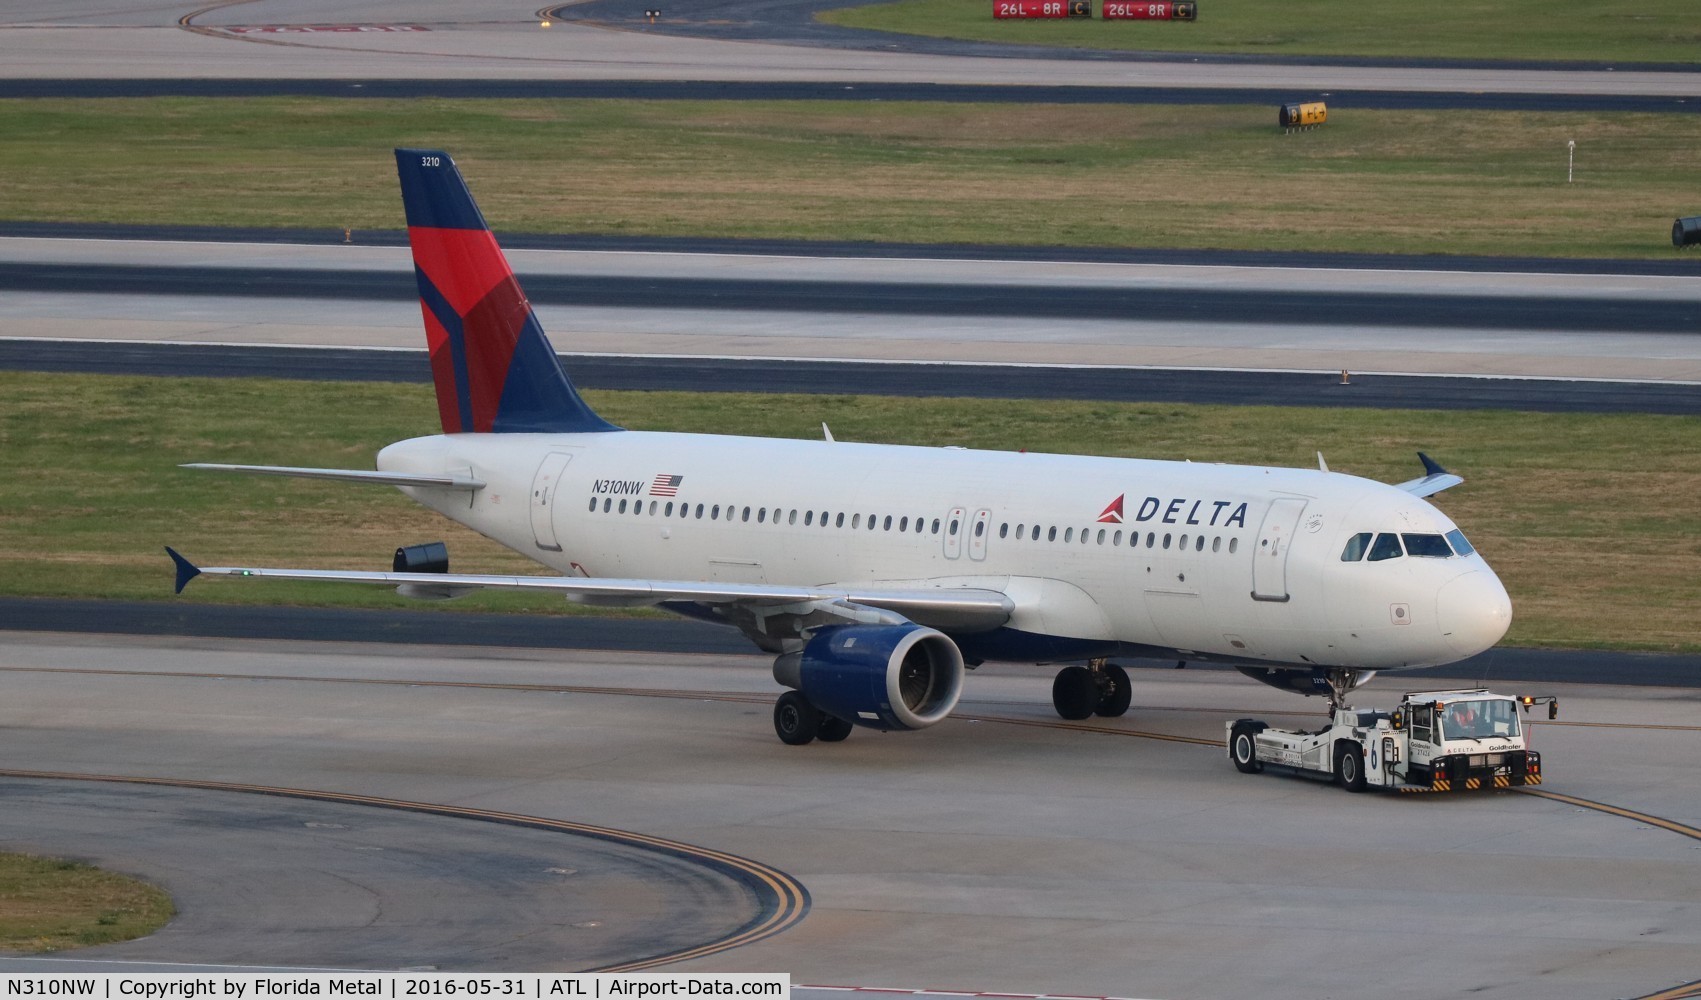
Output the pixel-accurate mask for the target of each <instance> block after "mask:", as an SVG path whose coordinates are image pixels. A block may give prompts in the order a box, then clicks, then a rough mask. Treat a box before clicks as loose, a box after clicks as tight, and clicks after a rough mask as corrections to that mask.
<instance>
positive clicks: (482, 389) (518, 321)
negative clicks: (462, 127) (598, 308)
mask: <svg viewBox="0 0 1701 1000" xmlns="http://www.w3.org/2000/svg"><path fill="white" fill-rule="evenodd" d="M396 173H397V174H398V175H400V177H401V182H402V204H403V205H404V206H405V207H406V209H407V217H408V242H409V244H411V245H412V247H413V272H414V277H415V278H416V279H417V281H418V282H419V305H420V311H421V312H422V313H423V314H424V318H425V340H426V343H427V345H428V346H429V347H430V349H431V377H432V379H433V381H435V382H436V384H437V410H438V414H439V415H440V416H441V417H442V420H443V431H444V432H445V433H447V434H457V433H462V432H469V431H477V432H495V433H519V432H527V431H547V432H558V433H571V432H582V431H613V430H619V428H618V427H615V426H614V425H613V424H611V423H609V422H608V421H606V420H604V419H602V418H601V417H599V416H597V415H596V413H594V412H592V410H591V408H590V407H589V406H587V405H585V401H584V400H583V399H581V398H580V397H579V393H578V391H577V390H575V389H574V388H573V383H572V381H570V380H569V379H568V378H567V373H566V372H565V371H563V370H562V368H561V363H560V361H558V360H557V359H556V357H555V350H554V348H552V347H551V346H550V343H549V339H548V338H547V337H545V336H544V335H543V327H541V326H539V325H538V321H537V316H536V314H534V313H533V312H532V306H531V303H530V302H528V301H526V296H525V293H524V292H522V291H521V290H520V283H519V282H518V281H516V280H515V278H514V272H513V270H512V269H511V268H509V266H508V260H507V258H506V257H504V256H503V255H502V248H501V247H499V246H497V244H496V237H495V235H494V234H492V233H491V231H490V227H489V226H487V225H485V223H484V216H483V215H482V214H481V213H480V212H479V210H478V206H477V205H476V204H474V203H473V198H472V192H471V191H468V190H467V185H466V181H464V180H462V179H461V172H460V170H459V169H457V168H456V167H455V161H454V160H451V159H450V158H449V154H448V153H445V152H443V151H442V150H436V149H398V150H396Z"/></svg>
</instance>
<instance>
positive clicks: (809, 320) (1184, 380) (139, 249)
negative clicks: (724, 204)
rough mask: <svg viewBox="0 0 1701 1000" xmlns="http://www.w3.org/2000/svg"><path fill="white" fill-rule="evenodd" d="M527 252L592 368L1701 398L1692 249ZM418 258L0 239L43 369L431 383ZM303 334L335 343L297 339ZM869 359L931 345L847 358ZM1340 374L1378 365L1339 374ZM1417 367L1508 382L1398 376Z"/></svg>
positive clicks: (1654, 407) (1157, 389) (31, 359)
mask: <svg viewBox="0 0 1701 1000" xmlns="http://www.w3.org/2000/svg"><path fill="white" fill-rule="evenodd" d="M536 242H540V243H547V242H548V240H547V239H545V240H539V241H536ZM509 256H510V259H511V260H512V261H513V263H514V266H515V269H516V271H517V272H518V273H519V275H520V277H521V280H522V281H523V282H524V283H525V285H526V289H527V292H528V295H529V296H530V297H531V299H532V300H533V301H534V302H535V303H536V304H537V305H538V307H539V315H540V318H541V319H542V321H543V323H544V325H545V328H546V329H547V330H549V331H551V332H552V335H553V337H554V343H555V344H556V346H557V348H558V349H562V350H565V351H567V352H569V353H571V354H573V355H576V356H589V357H585V358H584V359H583V360H582V361H579V360H576V361H575V362H574V367H575V371H576V372H578V371H579V369H580V367H581V366H582V367H583V369H584V371H583V375H584V377H586V379H587V383H586V384H588V385H599V386H608V387H626V388H690V389H702V388H720V389H728V388H745V387H748V386H750V385H752V384H755V385H758V386H765V387H768V388H778V387H785V388H795V389H798V390H800V391H832V392H892V393H902V394H915V393H925V394H930V395H938V394H949V395H963V396H1006V395H1021V396H1026V397H1030V398H1031V397H1051V396H1057V397H1073V398H1109V399H1154V400H1155V399H1180V400H1195V401H1209V400H1214V399H1224V398H1233V399H1240V400H1244V401H1254V400H1256V401H1270V402H1288V403H1313V404H1317V405H1409V406H1421V407H1452V406H1509V407H1515V408H1526V409H1573V408H1576V409H1599V410H1610V409H1640V410H1648V411H1652V412H1694V410H1695V408H1696V402H1695V400H1696V396H1697V385H1698V384H1701V337H1698V336H1697V335H1696V332H1697V331H1698V330H1701V274H1697V273H1693V269H1692V268H1691V269H1688V270H1685V269H1683V268H1687V267H1688V265H1687V263H1686V264H1685V265H1683V267H1682V268H1679V269H1677V270H1674V269H1673V268H1672V267H1671V266H1669V265H1666V266H1654V267H1642V266H1640V265H1638V264H1637V263H1635V262H1629V263H1626V264H1623V265H1620V266H1619V270H1618V271H1616V272H1606V273H1575V272H1572V271H1543V270H1540V269H1538V268H1539V265H1538V264H1536V263H1535V262H1529V261H1516V262H1513V263H1512V264H1511V265H1509V269H1508V270H1504V271H1488V270H1447V269H1443V268H1441V267H1439V266H1437V265H1438V264H1439V262H1437V261H1433V260H1430V261H1425V262H1424V263H1425V264H1426V265H1428V266H1425V267H1418V268H1399V267H1393V266H1379V267H1364V266H1357V267H1354V266H1341V264H1344V263H1347V262H1337V263H1336V265H1335V266H1304V267H1300V266H1283V265H1280V264H1277V265H1276V266H1259V265H1255V264H1248V263H1245V262H1244V261H1245V259H1246V258H1245V256H1244V255H1242V256H1238V257H1230V258H1229V259H1230V260H1233V261H1238V262H1233V263H1227V262H1225V263H1208V262H1203V261H1208V260H1209V259H1210V258H1209V257H1198V256H1196V259H1198V260H1200V261H1201V262H1199V263H1190V264H1163V263H1152V262H1150V261H1147V260H1108V261H1107V260H1079V259H1050V260H1046V259H1041V260H1025V259H998V258H995V257H985V256H982V257H964V258H941V257H918V258H903V257H895V256H890V255H888V254H886V253H881V252H880V251H879V248H863V250H862V252H857V253H853V254H849V255H843V256H821V255H818V254H817V255H811V254H804V253H790V254H783V253H709V252H698V251H692V250H689V249H683V248H682V249H679V250H671V251H659V250H615V249H601V250H559V249H543V248H538V249H528V248H524V247H521V248H516V249H512V250H511V251H510V254H509ZM1253 259H1263V258H1253ZM1276 259H1277V260H1282V259H1283V258H1280V257H1277V258H1276ZM1352 263H1364V262H1363V261H1353V262H1352ZM1376 263H1384V264H1385V263H1391V262H1385V261H1381V260H1378V261H1376ZM1608 266H1611V265H1608ZM410 267H411V262H410V258H409V256H408V252H407V251H406V249H404V248H402V247H398V246H389V245H365V244H361V245H337V244H332V245H327V244H324V243H300V244H280V243H266V242H254V241H252V240H243V241H235V242H219V243H211V242H193V241H149V240H135V239H130V240H91V239H69V238H63V237H44V236H14V237H5V238H0V285H3V286H5V287H9V288H11V289H12V290H13V294H9V295H7V296H6V297H5V298H4V300H3V301H0V335H3V336H4V337H5V338H6V339H7V340H8V341H9V342H10V343H8V344H7V346H6V349H5V356H6V358H7V359H8V363H10V364H14V365H17V366H18V367H26V368H27V367H34V368H44V369H49V370H65V369H71V370H88V369H90V368H94V369H95V370H109V371H110V370H130V371H173V370H174V371H177V372H180V373H189V372H194V373H203V374H235V373H239V372H257V371H273V372H274V373H276V374H285V375H287V374H290V373H291V372H300V371H301V370H302V369H303V368H310V367H315V366H318V365H320V364H321V363H323V365H324V366H325V367H324V369H323V370H324V371H325V372H326V373H334V374H330V377H345V373H348V374H355V375H357V376H362V374H363V373H367V374H364V376H363V377H376V378H417V377H419V375H418V374H417V373H418V371H419V370H420V369H418V367H417V359H416V352H417V351H418V349H419V348H420V346H421V345H420V334H419V329H418V316H417V312H416V308H415V307H414V306H413V305H412V300H413V298H414V297H415V296H416V292H415V290H414V288H413V287H412V280H411V277H410V273H409V272H410ZM46 341H89V342H112V343H113V344H119V343H121V344H124V345H136V346H133V347H131V346H125V347H116V346H110V345H107V344H97V345H93V346H78V345H76V344H72V343H62V344H48V343H41V342H46ZM150 344H151V345H154V346H151V347H146V348H144V347H143V346H141V345H150ZM187 344H204V345H207V346H206V348H205V350H204V352H200V353H192V349H191V348H187V347H184V346H182V345H187ZM243 347H249V348H264V349H265V350H260V351H257V352H255V353H248V354H243V353H237V349H238V348H243ZM306 347H313V348H330V349H332V350H333V352H340V353H332V354H324V355H317V356H309V355H306V354H291V353H290V352H289V351H287V350H280V349H279V348H306ZM351 348H396V349H404V350H406V351H409V352H415V353H410V354H408V355H407V356H405V357H388V356H384V355H382V354H381V353H374V352H365V353H359V352H351V351H350V350H349V349H351ZM640 358H648V359H659V360H657V361H655V362H654V363H651V362H646V361H640V360H638V359H640ZM869 361H879V362H917V363H920V364H914V365H909V364H905V365H889V364H888V365H859V364H848V363H847V362H869ZM960 362H974V363H977V364H981V365H987V366H990V367H986V368H979V369H973V370H971V369H962V368H954V367H952V366H953V365H954V364H956V363H960ZM172 365H192V366H198V367H179V368H175V369H173V368H172V367H171V366H172ZM272 365H277V366H279V367H278V368H276V369H272V368H271V367H270V366H272ZM1036 366H1038V367H1036ZM1176 369H1186V370H1190V371H1188V372H1187V373H1185V374H1183V373H1178V372H1176V371H1174V370H1176ZM1343 370H1344V371H1349V372H1352V373H1354V374H1355V376H1361V378H1355V379H1353V380H1352V382H1351V384H1350V385H1348V386H1345V387H1343V386H1341V385H1340V379H1339V373H1340V372H1341V371H1343ZM410 371H411V372H413V373H414V374H408V373H409V372H410ZM1409 375H1448V376H1472V377H1477V376H1488V377H1489V378H1476V379H1454V380H1451V381H1449V380H1434V381H1431V380H1417V381H1413V380H1410V379H1401V378H1398V377H1397V376H1409ZM1362 376H1385V377H1382V378H1362ZM1532 377H1533V378H1548V379H1562V380H1573V381H1569V382H1566V383H1565V384H1545V383H1539V382H1531V381H1528V379H1530V378H1532ZM1614 381H1617V382H1633V383H1658V385H1656V386H1655V387H1653V388H1644V387H1643V386H1642V385H1640V384H1638V385H1635V386H1625V385H1612V384H1610V383H1612V382H1614ZM1691 383H1695V384H1691Z"/></svg>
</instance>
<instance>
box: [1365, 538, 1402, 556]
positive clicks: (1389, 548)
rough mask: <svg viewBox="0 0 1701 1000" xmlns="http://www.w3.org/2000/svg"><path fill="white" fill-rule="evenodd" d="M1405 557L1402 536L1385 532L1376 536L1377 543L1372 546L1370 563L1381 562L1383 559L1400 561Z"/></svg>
mask: <svg viewBox="0 0 1701 1000" xmlns="http://www.w3.org/2000/svg"><path fill="white" fill-rule="evenodd" d="M1403 555H1405V552H1404V551H1403V550H1402V549H1401V548H1400V536H1399V535H1394V534H1389V533H1388V532H1383V533H1382V534H1380V535H1377V536H1376V541H1374V542H1372V543H1371V545H1370V561H1371V562H1380V561H1382V560H1383V559H1398V558H1400V557H1401V556H1403Z"/></svg>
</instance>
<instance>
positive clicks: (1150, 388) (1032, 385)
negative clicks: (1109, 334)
mask: <svg viewBox="0 0 1701 1000" xmlns="http://www.w3.org/2000/svg"><path fill="white" fill-rule="evenodd" d="M560 357H561V360H562V364H563V365H564V366H566V368H567V370H568V371H569V372H571V373H572V376H573V381H574V382H575V383H576V384H578V385H580V386H582V387H584V388H588V389H627V390H640V391H682V392H705V391H707V392H795V393H821V394H833V395H836V394H843V393H849V394H853V395H879V396H913V397H959V398H967V399H1083V400H1106V401H1112V402H1170V403H1203V404H1214V405H1257V406H1319V407H1329V408H1361V407H1370V408H1385V409H1416V410H1477V409H1507V410H1525V411H1535V412H1572V413H1579V412H1580V413H1664V414H1679V415H1681V414H1696V413H1701V386H1698V385H1692V384H1672V383H1661V382H1608V381H1598V382H1594V381H1572V380H1550V379H1527V378H1478V377H1472V378H1455V377H1447V376H1418V375H1353V376H1351V381H1350V383H1349V384H1346V385H1342V384H1341V382H1340V376H1339V375H1338V374H1335V373H1327V374H1323V373H1305V372H1262V371H1230V370H1205V369H1196V370H1176V369H1164V368H1046V367H1035V366H1023V365H996V364H977V365H972V366H966V365H960V364H926V363H907V362H906V363H889V362H870V361H791V360H770V359H760V360H751V359H740V358H656V357H606V356H590V355H574V354H563V355H560ZM0 370H12V371H41V372H87V373H93V374H103V375H149V376H157V377H173V378H181V377H198V378H232V377H244V376H251V377H264V378H288V379H306V380H315V381H324V380H333V381H361V382H419V383H426V382H430V381H431V371H430V367H429V365H428V363H427V361H426V356H425V352H424V351H423V350H382V351H379V350H362V349H350V348H330V347H249V346H231V345H217V344H152V343H114V342H111V341H102V342H86V341H66V340H58V341H44V340H0Z"/></svg>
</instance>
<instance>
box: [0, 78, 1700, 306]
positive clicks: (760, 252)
mask: <svg viewBox="0 0 1701 1000" xmlns="http://www.w3.org/2000/svg"><path fill="white" fill-rule="evenodd" d="M1698 107H1701V102H1698ZM0 238H19V239H58V240H100V241H138V242H156V243H218V244H231V243H237V244H243V243H251V244H259V245H262V246H264V245H267V244H273V245H276V244H301V245H307V246H351V245H352V246H360V247H405V246H407V245H408V235H407V231H406V230H403V229H357V230H353V231H348V230H342V229H304V228H295V229H291V228H260V227H239V226H185V225H140V224H134V223H115V222H22V221H16V220H0ZM497 238H498V240H499V241H500V242H501V244H502V247H503V249H504V250H568V251H579V252H588V253H653V254H703V255H710V254H713V255H735V256H745V257H818V258H851V259H869V260H882V259H884V260H894V259H896V260H968V261H1040V262H1072V263H1091V264H1160V265H1167V266H1176V265H1179V266H1184V267H1262V268H1331V269H1364V270H1397V271H1451V272H1460V273H1496V274H1577V275H1654V276H1668V277H1701V248H1697V249H1695V250H1694V251H1689V250H1685V251H1682V252H1674V253H1673V254H1671V255H1670V256H1667V257H1659V258H1622V257H1528V256H1518V255H1507V256H1465V255H1459V254H1401V253H1327V252H1319V251H1303V250H1186V249H1172V248H1158V249H1148V248H1143V247H1059V246H1035V245H1031V244H1015V243H1012V244H988V243H871V242H865V241H850V240H780V239H738V238H732V237H702V236H605V235H590V234H579V233H516V232H508V231H503V232H499V233H498V234H497Z"/></svg>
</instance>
